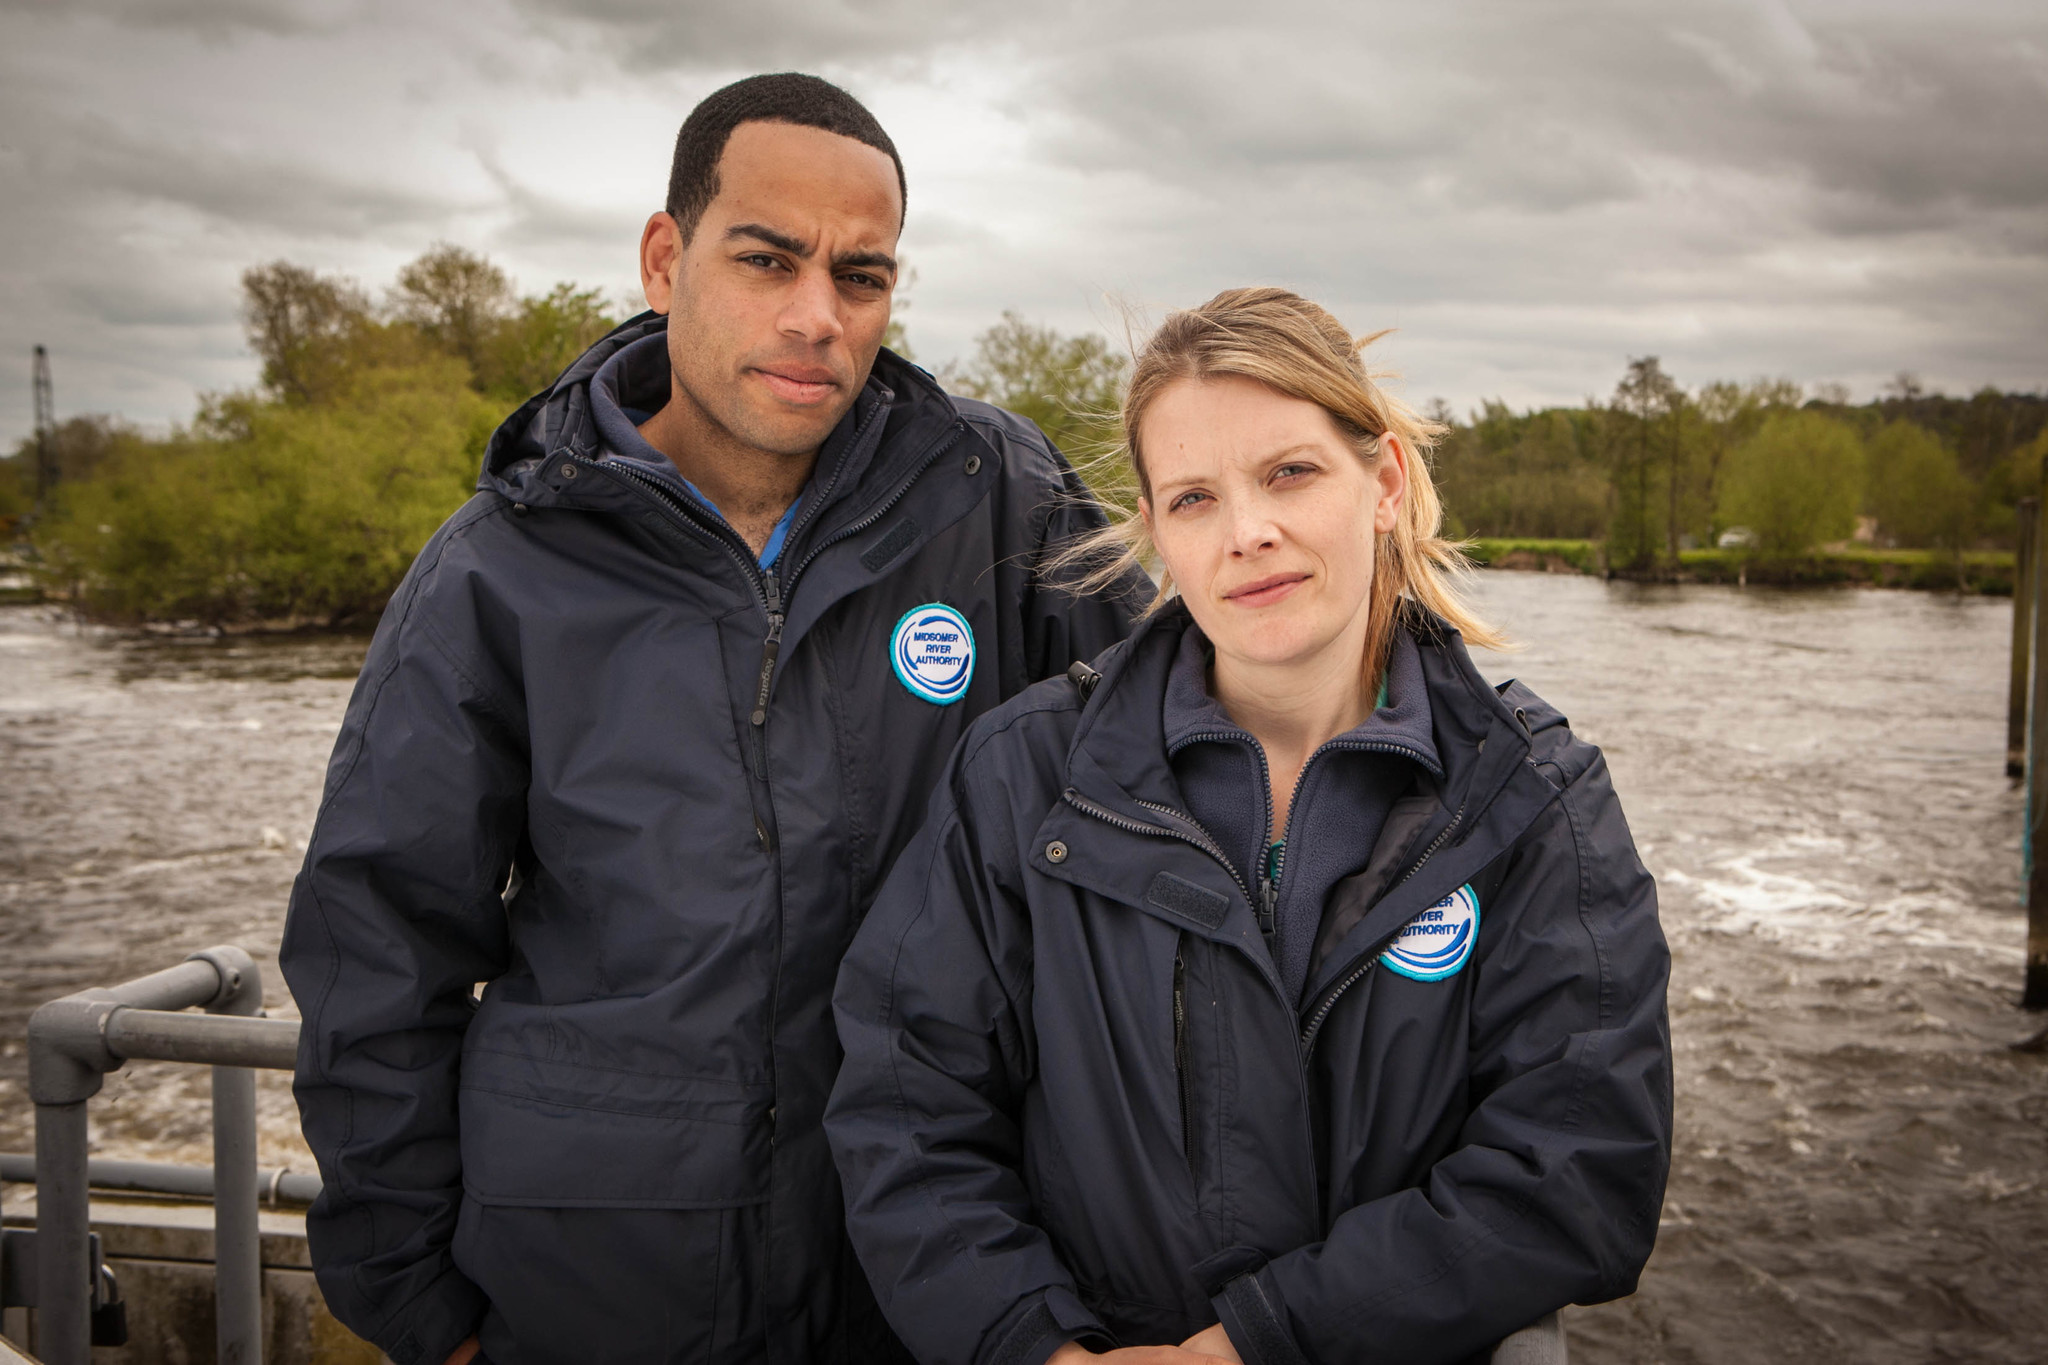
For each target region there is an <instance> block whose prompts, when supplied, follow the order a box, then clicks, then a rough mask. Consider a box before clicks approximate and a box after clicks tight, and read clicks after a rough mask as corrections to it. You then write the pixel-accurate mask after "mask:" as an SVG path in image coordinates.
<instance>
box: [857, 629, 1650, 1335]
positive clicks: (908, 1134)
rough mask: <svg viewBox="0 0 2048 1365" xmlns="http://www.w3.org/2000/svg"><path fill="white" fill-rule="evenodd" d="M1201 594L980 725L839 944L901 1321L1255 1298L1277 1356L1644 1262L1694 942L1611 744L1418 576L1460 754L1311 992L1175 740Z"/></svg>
mask: <svg viewBox="0 0 2048 1365" xmlns="http://www.w3.org/2000/svg"><path fill="white" fill-rule="evenodd" d="M1187 620H1188V618H1187V617H1186V616H1185V614H1184V612H1183V611H1182V610H1180V609H1173V610H1169V611H1167V612H1164V613H1162V614H1161V615H1160V616H1159V617H1158V618H1155V620H1153V621H1152V622H1150V623H1148V624H1147V625H1146V626H1145V627H1144V628H1143V629H1141V630H1140V631H1139V633H1138V634H1137V635H1136V636H1134V637H1133V639H1132V640H1131V641H1130V642H1129V643H1128V644H1127V645H1124V646H1120V647H1118V648H1116V649H1112V650H1111V651H1109V652H1108V653H1107V654H1106V655H1105V656H1104V657H1103V658H1102V659H1101V660H1100V661H1098V662H1099V667H1100V670H1101V681H1100V682H1099V684H1097V685H1095V687H1094V690H1093V695H1092V696H1091V697H1090V698H1089V699H1088V700H1087V701H1086V702H1085V704H1084V702H1083V700H1082V697H1081V695H1080V692H1081V688H1080V687H1079V686H1077V685H1076V684H1074V683H1072V682H1069V681H1067V680H1054V681H1052V682H1049V683H1045V684H1042V685H1040V686H1038V687H1034V688H1032V689H1031V690H1030V691H1028V692H1026V693H1025V694H1024V695H1023V696H1021V697H1018V698H1017V699H1015V700H1014V701H1012V702H1010V703H1008V704H1007V705H1005V706H1003V707H1000V708H998V709H997V710H996V711H994V712H993V713H991V714H990V715H988V716H985V717H983V718H982V719H981V720H980V721H978V722H977V723H976V724H975V726H974V727H973V729H972V730H971V731H970V732H969V734H968V736H967V738H966V740H965V741H964V742H963V743H962V745H961V747H960V751H959V753H958V754H957V755H955V757H954V760H953V764H952V766H951V768H950V769H949V770H948V771H947V774H946V777H945V780H944V782H943V784H942V785H941V787H940V789H939V791H938V793H937V794H936V795H935V796H934V797H933V804H932V811H931V815H930V817H929V821H928V823H927V825H926V827H925V829H924V830H923V831H922V832H921V833H920V834H919V836H918V838H917V840H916V841H915V842H914V843H913V844H912V845H911V846H910V848H909V849H908V850H907V851H906V852H905V853H904V855H903V856H902V858H901V859H900V860H899V862H898V863H897V866H896V870H895V872H894V873H893V874H892V875H891V878H890V880H889V882H888V884H887V886H886V887H885V888H884V889H883V892H882V894H881V896H880V897H879V898H878V900H877V902H876V905H875V908H874V910H873V912H872V913H871V914H870V915H869V916H868V919H867V921H866V923H865V924H864V925H863V926H862V928H861V931H860V933H859V935H858V936H857V937H856V939H855V941H854V946H853V948H852V950H851V951H850V952H849V954H848V956H847V960H846V965H845V966H844V968H842V970H841V973H840V980H839V989H838V993H837V995H836V997H835V1005H836V1009H837V1013H838V1016H839V1028H840V1036H841V1039H842V1041H843V1043H844V1045H845V1048H846V1062H845V1065H844V1067H843V1068H842V1070H841V1072H840V1077H839V1082H838V1085H837V1087H836V1088H835V1090H834V1092H833V1096H832V1103H831V1107H830V1109H829V1110H828V1113H827V1117H826V1128H827V1131H828V1133H829V1134H830V1136H831V1140H832V1145H833V1150H834V1153H835V1155H836V1157H837V1159H838V1162H839V1167H840V1173H841V1177H842V1180H843V1182H844V1184H845V1187H846V1196H847V1202H848V1231H849V1232H850V1234H851V1235H852V1238H853V1242H854V1246H855V1248H856V1250H857V1251H858V1252H859V1254H860V1257H861V1261H862V1264H863V1265H864V1266H865V1268H866V1269H867V1271H868V1274H869V1277H870V1279H871V1280H872V1282H873V1283H874V1286H875V1290H876V1293H877V1296H878V1298H879V1299H880V1302H881V1305H882V1308H883V1311H884V1312H885V1313H886V1314H887V1315H888V1318H889V1320H890V1322H891V1323H892V1324H893V1325H894V1326H895V1328H896V1330H897V1332H898V1333H899V1335H901V1336H902V1338H903V1339H904V1341H905V1343H906V1344H907V1345H909V1346H910V1348H911V1349H912V1350H913V1351H914V1352H915V1353H916V1354H917V1355H918V1357H919V1358H920V1359H921V1360H923V1361H926V1362H929V1363H931V1365H936V1363H937V1362H954V1361H959V1362H967V1361H974V1362H984V1363H985V1365H1035V1362H1038V1361H1041V1360H1043V1359H1044V1358H1045V1357H1046V1355H1048V1354H1049V1353H1050V1352H1051V1351H1052V1350H1053V1349H1055V1348H1056V1347H1057V1346H1058V1345H1059V1344H1060V1343H1061V1342H1063V1341H1066V1340H1069V1339H1076V1338H1084V1339H1092V1340H1098V1341H1106V1342H1114V1343H1118V1344H1122V1345H1136V1344H1145V1343H1168V1342H1179V1341H1181V1340H1183V1339H1184V1338H1186V1337H1187V1336H1189V1335H1191V1334H1193V1333H1194V1332H1196V1331H1197V1330H1199V1329H1201V1328H1203V1327H1205V1326H1207V1325H1209V1324H1211V1323H1214V1322H1216V1321H1218V1320H1219V1318H1220V1319H1221V1321H1222V1322H1223V1323H1224V1324H1225V1326H1226V1328H1227V1330H1228V1331H1229V1333H1230V1336H1231V1339H1232V1341H1233V1342H1234V1343H1235V1344H1236V1346H1237V1348H1238V1350H1239V1351H1240V1353H1242V1354H1243V1356H1244V1358H1245V1359H1246V1360H1247V1361H1248V1362H1254V1363H1255V1365H1291V1362H1298V1361H1318V1362H1332V1363H1333V1365H1334V1362H1340V1361H1354V1360H1372V1361H1400V1362H1417V1363H1418V1365H1421V1363H1426V1362H1448V1361H1463V1360H1468V1359H1472V1358H1475V1357H1476V1358H1480V1359H1483V1358H1484V1354H1485V1353H1486V1352H1487V1351H1488V1350H1489V1349H1490V1348H1491V1346H1492V1345H1493V1344H1494V1343H1495V1342H1497V1341H1499V1340H1500V1339H1501V1338H1502V1337H1504V1336H1506V1335H1508V1334H1509V1333H1511V1332H1513V1331H1515V1330H1517V1329H1519V1328H1521V1327H1523V1326H1525V1325H1527V1324H1529V1323H1531V1322H1533V1321H1534V1320H1536V1319H1537V1318H1539V1317H1541V1316H1543V1315H1544V1314H1545V1313H1547V1312H1549V1311H1551V1310H1552V1309H1555V1308H1558V1307H1560V1306H1561V1305H1563V1304H1566V1303H1569V1302H1573V1301H1578V1302H1594V1301H1599V1300H1603V1299H1609V1298H1613V1297H1616V1296H1618V1295H1622V1294H1626V1293H1628V1292H1630V1290H1631V1289H1632V1288H1633V1287H1634V1285H1635V1282H1636V1276H1637V1274H1638V1273H1639V1272H1640V1270H1641V1268H1642V1266H1643V1263H1644V1261H1645V1260H1646V1259H1647V1257H1648V1256H1649V1253H1650V1248H1651V1244H1652V1242H1653V1240H1654V1239H1655V1236H1656V1230H1657V1220H1658V1211H1659V1207H1660V1205H1661V1203H1662V1198H1663V1190H1664V1179H1665V1174H1666V1171H1667V1168H1668V1164H1669V1154H1670V1143H1671V1054H1670V1039H1669V1032H1668V1028H1667V1024H1666V1020H1665V1011H1664V990H1665V981H1666V976H1667V969H1668V955H1667V952H1666V949H1665V944H1664V938H1663V935H1662V932H1661V931H1660V929H1659V928H1658V924H1657V914H1656V893H1655V888H1654V886H1653V884H1652V882H1651V880H1650V877H1649V874H1648V873H1647V872H1645V871H1644V869H1643V866H1642V864H1641V862H1640V861H1638V859H1637V857H1636V853H1635V849H1634V846H1633V844H1632V842H1631V840H1630V837H1629V832H1628V827H1627V825H1626V823H1625V822H1624V821H1623V819H1622V814H1621V808H1620V805H1619V804H1618V803H1617V801H1616V800H1615V796H1614V792H1613V789H1612V787H1611V786H1610V784H1609V781H1608V776H1607V767H1606V764H1605V762H1604V761H1603V760H1602V758H1601V756H1600V753H1599V751H1598V750H1597V749H1595V748H1594V747H1593V746H1591V745H1589V744H1586V743H1584V742H1582V741H1580V740H1578V739H1576V738H1574V737H1573V736H1572V734H1571V732H1570V730H1569V729H1568V728H1567V727H1566V724H1565V721H1564V718H1563V717H1562V716H1560V715H1558V714H1557V713H1556V712H1555V711H1554V710H1552V709H1551V708H1549V707H1548V706H1546V705H1544V704H1543V703H1542V702H1541V701H1539V700H1538V699H1537V698H1536V697H1535V696H1534V695H1533V694H1532V693H1530V692H1529V691H1528V690H1527V689H1526V688H1523V687H1521V686H1520V685H1518V684H1508V685H1507V686H1505V687H1503V688H1501V689H1499V690H1496V689H1495V688H1493V687H1491V686H1489V685H1488V684H1487V683H1486V682H1485V680H1484V679H1482V678H1481V677H1480V675H1479V674H1478V672H1477V671H1476V670H1475V669H1474V668H1473V666H1472V663H1471V661H1470V659H1469V658H1468V657H1467V655H1466V653H1465V650H1464V647H1463V645H1462V643H1461V642H1460V640H1459V639H1458V637H1457V636H1456V634H1455V633H1453V632H1451V631H1450V630H1449V628H1448V627H1446V626H1444V625H1443V623H1441V622H1440V621H1437V620H1435V619H1434V618H1430V617H1426V616H1424V615H1422V614H1420V613H1411V614H1410V616H1409V619H1408V625H1409V627H1410V629H1411V630H1412V631H1413V632H1414V633H1415V634H1416V636H1417V638H1418V640H1419V643H1420V654H1421V660H1422V669H1423V674H1424V677H1425V679H1426V685H1427V688H1428V700H1429V709H1430V714H1431V717H1432V726H1433V731H1434V739H1435V746H1436V750H1437V754H1438V756H1439V759H1440V761H1441V764H1442V768H1443V773H1442V776H1441V777H1440V778H1439V777H1437V776H1436V775H1435V774H1433V773H1431V772H1429V771H1427V770H1426V769H1425V768H1423V767H1422V766H1420V765H1417V766H1415V767H1414V769H1413V772H1414V778H1413V785H1412V786H1411V787H1410V788H1409V790H1408V791H1407V792H1406V793H1405V794H1404V795H1403V796H1402V797H1401V798H1400V799H1399V800H1397V801H1396V802H1395V803H1394V805H1393V806H1392V808H1391V809H1390V810H1389V811H1388V812H1387V817H1386V821H1385V823H1384V825H1383V826H1382V828H1381V831H1380V834H1379V837H1378V839H1377V841H1376V843H1375V845H1374V847H1373V850H1372V854H1371V857H1370V858H1369V859H1368V860H1367V861H1366V863H1365V866H1364V868H1363V869H1362V870H1361V871H1359V872H1357V873H1355V874H1353V875H1352V876H1349V877H1347V878H1345V879H1343V880H1341V881H1339V882H1338V883H1337V885H1336V886H1335V887H1334V888H1333V889H1332V891H1331V893H1330V895H1329V897H1328V899H1327V901H1326V902H1325V906H1324V914H1323V919H1322V925H1321V930H1320V934H1319V937H1318V939H1317V943H1316V946H1315V951H1314V957H1313V961H1312V962H1311V965H1310V967H1309V972H1308V988H1307V990H1306V992H1305V993H1304V994H1303V995H1302V996H1301V997H1300V998H1299V1001H1298V1002H1297V1000H1296V999H1295V998H1294V997H1292V996H1290V995H1288V994H1287V993H1286V992H1284V991H1283V990H1282V988H1281V984H1280V980H1279V978H1278V976H1277V974H1276V972H1275V970H1274V966H1273V962H1272V959H1271V955H1270V954H1269V953H1267V952H1266V951H1265V948H1264V945H1263V943H1262V942H1261V941H1260V933H1259V927H1258V923H1257V919H1256V916H1255V913H1254V910H1253V907H1252V904H1251V902H1250V899H1249V897H1248V896H1247V894H1246V889H1245V887H1244V886H1243V885H1242V884H1241V883H1240V881H1239V879H1238V877H1237V876H1236V875H1235V874H1234V873H1233V872H1232V871H1231V870H1230V868H1229V866H1228V864H1227V862H1226V861H1225V860H1224V859H1222V858H1220V857H1219V856H1217V855H1218V853H1220V851H1221V850H1220V849H1217V848H1216V847H1215V846H1214V845H1213V843H1212V842H1210V841H1208V840H1207V837H1206V834H1205V831H1203V830H1202V828H1201V827H1200V826H1199V825H1196V824H1195V823H1194V822H1193V821H1192V820H1190V819H1189V818H1188V816H1187V815H1186V813H1185V810H1184V808H1183V807H1182V806H1181V804H1180V794H1179V793H1178V791H1177V790H1176V788H1175V784H1174V781H1173V775H1172V769H1171V767H1170V766H1169V764H1168V762H1167V759H1166V756H1165V742H1164V736H1163V734H1162V719H1161V716H1162V707H1161V697H1162V694H1163V689H1164V687H1165V685H1166V678H1167V674H1168V670H1169V667H1170V664H1171V660H1172V658H1173V655H1174V652H1175V650H1176V649H1177V647H1178V641H1179V638H1180V635H1181V633H1182V631H1183V630H1184V629H1185V628H1186V626H1187ZM1315 833H1316V834H1317V835H1321V836H1327V835H1328V834H1329V833H1330V831H1317V832H1315ZM1468 887H1469V888H1470V890H1469V891H1466V890H1461V889H1462V888H1468ZM1461 897H1476V900H1477V902H1478V906H1479V909H1478V911H1477V914H1476V923H1474V922H1473V919H1474V918H1475V917H1473V916H1465V915H1463V912H1462V911H1461V910H1460V909H1459V908H1458V907H1460V906H1461V905H1464V904H1465V902H1464V901H1462V900H1461ZM1446 907H1450V908H1446ZM1411 926H1412V927H1411ZM1440 928H1441V929H1444V930H1446V932H1449V931H1451V930H1453V929H1458V930H1460V931H1461V932H1462V931H1463V930H1465V929H1470V930H1476V933H1471V934H1469V935H1468V936H1467V937H1466V938H1462V939H1461V938H1458V937H1456V936H1455V935H1454V936H1453V937H1450V938H1446V939H1431V938H1429V937H1428V935H1429V934H1430V933H1432V932H1435V931H1436V930H1437V929H1440ZM1432 954H1435V955H1436V956H1435V958H1434V961H1435V962H1436V964H1437V965H1436V966H1434V967H1432V968H1430V969H1428V970H1424V969H1423V967H1424V966H1427V964H1428V962H1429V961H1430V960H1431V958H1432ZM1446 965H1455V970H1451V971H1448V972H1446V971H1444V970H1443V968H1444V967H1445V966H1446ZM1431 976H1434V977H1435V978H1436V979H1426V978H1429V977H1431Z"/></svg>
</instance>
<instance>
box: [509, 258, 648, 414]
mask: <svg viewBox="0 0 2048 1365" xmlns="http://www.w3.org/2000/svg"><path fill="white" fill-rule="evenodd" d="M616 326H618V320H617V319H615V318H613V317H612V316H611V314H610V313H609V312H607V311H606V309H605V304H604V295H603V293H602V292H601V291H599V290H596V289H578V288H576V286H574V285H572V284H558V285H556V286H555V287H554V288H553V289H550V290H549V291H548V292H547V293H545V294H540V295H536V296H534V297H531V298H525V299H521V300H520V301H519V303H518V304H517V305H516V306H515V307H514V308H513V310H512V312H511V313H510V314H509V315H508V316H506V317H504V318H501V319H500V320H499V321H498V324H497V326H496V328H495V330H493V331H492V333H491V334H490V337H489V339H488V340H487V341H486V342H485V343H484V346H483V349H482V352H481V359H480V361H479V362H478V363H477V364H476V365H475V366H474V367H473V369H474V377H475V383H476V387H477V388H478V389H479V390H480V391H481V392H483V393H484V394H486V395H488V396H489V397H491V398H493V399H495V400H497V402H498V403H499V404H501V405H503V406H505V407H511V406H513V405H514V404H517V403H522V402H524V401H526V399H527V398H529V397H531V396H532V395H534V394H536V393H539V392H540V391H541V390H542V389H545V388H547V387H548V386H549V385H551V384H553V383H554V382H555V379H556V377H557V376H559V375H560V374H561V373H562V371H564V370H566V369H568V368H569V366H570V365H571V364H572V363H574V361H575V360H576V357H578V356H580V355H582V354H583V353H584V352H585V351H587V350H589V349H590V348H591V347H592V346H593V345H595V344H596V343H597V341H598V340H599V339H600V338H602V337H603V336H604V334H605V333H606V332H609V331H611V329H612V328H614V327H616Z"/></svg>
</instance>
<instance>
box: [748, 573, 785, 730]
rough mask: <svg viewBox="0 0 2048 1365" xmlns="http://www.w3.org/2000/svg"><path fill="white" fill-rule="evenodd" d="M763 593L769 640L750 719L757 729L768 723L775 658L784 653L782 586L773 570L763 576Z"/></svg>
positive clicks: (763, 647) (764, 645)
mask: <svg viewBox="0 0 2048 1365" xmlns="http://www.w3.org/2000/svg"><path fill="white" fill-rule="evenodd" d="M761 592H762V595H763V596H764V597H766V598H767V599H768V638H767V639H765V640H763V641H762V642H761V679H760V681H759V682H758V683H757V684H756V685H755V687H754V714H753V715H752V716H750V717H748V719H749V720H750V721H752V722H753V725H754V727H755V728H756V729H759V728H760V727H761V726H763V725H766V724H767V723H768V689H769V688H770V686H772V685H773V683H774V681H775V656H776V655H777V654H779V653H781V652H782V585H781V584H780V583H778V582H777V581H776V578H775V574H774V571H773V570H771V571H769V572H768V573H765V574H762V575H761Z"/></svg>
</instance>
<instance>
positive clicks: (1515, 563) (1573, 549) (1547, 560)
mask: <svg viewBox="0 0 2048 1365" xmlns="http://www.w3.org/2000/svg"><path fill="white" fill-rule="evenodd" d="M1465 554H1466V557H1467V558H1469V559H1471V561H1472V562H1473V563H1474V564H1481V565H1484V566H1485V567H1487V568H1489V569H1540V570H1543V571H1544V572H1546V573H1561V572H1564V571H1567V570H1576V571H1577V572H1579V573H1599V572H1600V571H1601V569H1602V567H1603V565H1602V563H1601V558H1600V545H1599V542H1597V541H1593V540H1576V539H1572V538H1569V537H1563V538H1553V537H1544V536H1537V537H1528V538H1501V537H1487V538H1485V539H1482V540H1469V541H1466V542H1465Z"/></svg>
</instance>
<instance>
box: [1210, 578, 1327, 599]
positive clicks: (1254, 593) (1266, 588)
mask: <svg viewBox="0 0 2048 1365" xmlns="http://www.w3.org/2000/svg"><path fill="white" fill-rule="evenodd" d="M1308 579H1309V576H1308V575H1307V574H1305V573H1276V574H1269V575H1267V576H1266V577H1264V578H1256V579H1253V580H1252V581H1251V582H1249V583H1246V584H1244V585H1243V586H1241V587H1236V588H1232V589H1231V590H1230V591H1229V592H1226V593H1224V594H1223V600H1224V601H1226V602H1229V603H1231V604H1232V605H1233V606H1239V607H1270V606H1272V605H1273V604H1274V603H1276V602H1280V601H1283V600H1284V599H1286V598H1287V597H1288V596H1289V595H1290V594H1292V593H1293V591H1294V590H1295V589H1296V588H1297V587H1299V586H1300V585H1302V584H1303V583H1306V582H1308Z"/></svg>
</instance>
